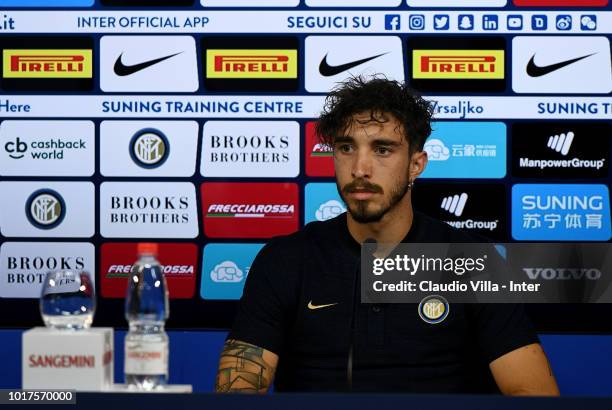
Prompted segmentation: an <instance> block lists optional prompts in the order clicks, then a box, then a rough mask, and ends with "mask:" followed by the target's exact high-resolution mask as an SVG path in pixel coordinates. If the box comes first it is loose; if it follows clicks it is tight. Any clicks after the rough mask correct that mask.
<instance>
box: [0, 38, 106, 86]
mask: <svg viewBox="0 0 612 410" xmlns="http://www.w3.org/2000/svg"><path fill="white" fill-rule="evenodd" d="M0 49H2V80H1V83H0V85H1V87H2V89H3V90H5V91H89V90H91V89H92V87H93V65H94V52H93V40H92V39H91V38H88V37H5V38H2V39H0Z"/></svg>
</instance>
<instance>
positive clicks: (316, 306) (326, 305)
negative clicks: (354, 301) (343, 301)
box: [307, 300, 338, 310]
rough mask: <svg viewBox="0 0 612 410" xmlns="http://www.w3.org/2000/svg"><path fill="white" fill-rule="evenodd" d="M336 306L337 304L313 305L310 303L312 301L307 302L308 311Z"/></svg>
mask: <svg viewBox="0 0 612 410" xmlns="http://www.w3.org/2000/svg"><path fill="white" fill-rule="evenodd" d="M337 304H338V302H336V303H326V304H324V305H315V304H314V303H312V300H311V301H310V302H308V305H307V307H308V309H310V310H317V309H324V308H327V307H330V306H336V305H337Z"/></svg>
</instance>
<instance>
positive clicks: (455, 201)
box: [440, 192, 468, 216]
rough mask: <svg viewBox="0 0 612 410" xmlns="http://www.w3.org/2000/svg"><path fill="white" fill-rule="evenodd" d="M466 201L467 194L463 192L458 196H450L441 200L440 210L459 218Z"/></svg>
mask: <svg viewBox="0 0 612 410" xmlns="http://www.w3.org/2000/svg"><path fill="white" fill-rule="evenodd" d="M467 200H468V194H466V193H465V192H463V193H462V194H460V195H451V196H447V197H444V199H442V204H440V208H442V209H444V210H445V211H448V212H450V213H451V214H454V215H455V216H461V215H462V214H463V208H464V207H465V204H466V202H467Z"/></svg>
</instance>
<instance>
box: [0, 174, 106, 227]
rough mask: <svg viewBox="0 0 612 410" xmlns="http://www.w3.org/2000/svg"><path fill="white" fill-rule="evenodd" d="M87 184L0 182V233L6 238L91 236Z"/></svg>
mask: <svg viewBox="0 0 612 410" xmlns="http://www.w3.org/2000/svg"><path fill="white" fill-rule="evenodd" d="M94 196H95V193H94V186H93V184H92V183H91V182H29V181H27V182H16V181H3V182H0V198H2V199H1V200H0V231H1V232H2V235H4V236H9V237H57V238H66V237H82V238H89V237H91V236H93V234H94V212H95V207H94Z"/></svg>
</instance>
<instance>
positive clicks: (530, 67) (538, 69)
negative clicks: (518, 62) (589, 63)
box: [527, 53, 597, 77]
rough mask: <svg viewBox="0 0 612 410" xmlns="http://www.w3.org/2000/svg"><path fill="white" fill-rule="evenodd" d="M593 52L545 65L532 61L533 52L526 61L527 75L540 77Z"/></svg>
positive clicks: (533, 57)
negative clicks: (527, 61)
mask: <svg viewBox="0 0 612 410" xmlns="http://www.w3.org/2000/svg"><path fill="white" fill-rule="evenodd" d="M593 54H597V53H593ZM593 54H588V55H586V56H582V57H578V58H572V59H571V60H566V61H561V62H560V63H556V64H550V65H545V66H539V65H536V63H535V62H534V61H533V60H534V59H535V54H534V55H533V56H531V60H529V63H527V75H528V76H529V77H542V76H543V75H546V74H550V73H552V72H553V71H557V70H559V69H560V68H563V67H565V66H568V65H570V64H573V63H575V62H576V61H580V60H583V59H585V58H587V57H590V56H592V55H593Z"/></svg>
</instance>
